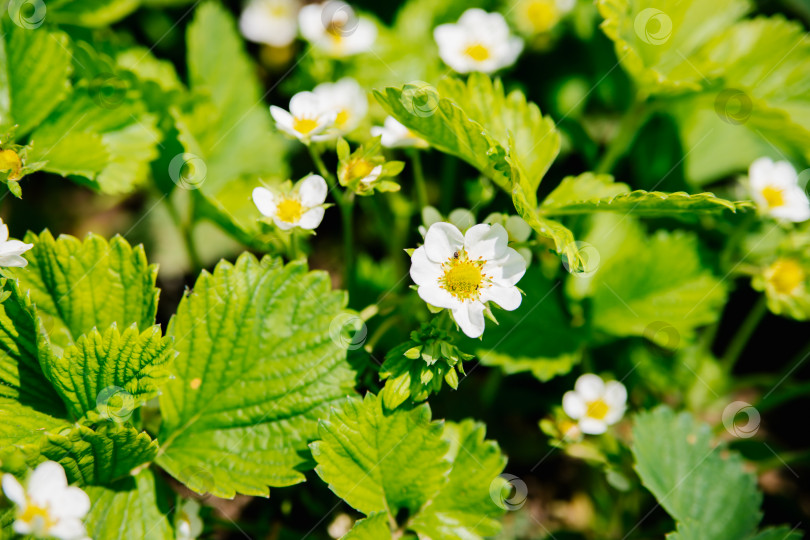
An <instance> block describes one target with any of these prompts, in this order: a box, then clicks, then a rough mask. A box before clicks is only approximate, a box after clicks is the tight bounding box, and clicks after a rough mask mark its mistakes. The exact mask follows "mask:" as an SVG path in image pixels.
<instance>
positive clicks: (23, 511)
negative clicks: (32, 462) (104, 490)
mask: <svg viewBox="0 0 810 540" xmlns="http://www.w3.org/2000/svg"><path fill="white" fill-rule="evenodd" d="M3 492H4V493H5V494H6V497H8V499H9V500H10V501H11V502H13V503H14V504H15V505H16V506H17V508H16V511H15V519H14V524H13V529H14V532H15V533H17V534H23V535H32V536H35V537H37V538H51V537H53V538H59V539H60V540H78V539H84V538H86V537H87V532H86V531H85V528H84V524H83V523H82V519H84V516H85V515H87V512H88V511H89V510H90V497H88V496H87V493H85V492H84V491H82V490H81V489H80V488H77V487H71V486H68V483H67V478H66V477H65V471H64V469H63V468H62V466H61V465H60V464H58V463H56V462H54V461H45V462H43V463H40V464H39V465H38V466H37V468H36V469H34V472H32V473H31V476H30V477H29V478H28V482H27V483H26V486H25V487H23V485H22V484H20V482H19V481H18V480H17V479H16V478H14V476H12V475H10V474H4V475H3Z"/></svg>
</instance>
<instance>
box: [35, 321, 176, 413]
mask: <svg viewBox="0 0 810 540" xmlns="http://www.w3.org/2000/svg"><path fill="white" fill-rule="evenodd" d="M174 354H175V353H174V351H173V350H172V347H171V338H168V337H163V336H162V334H161V330H160V326H153V327H151V328H149V329H147V330H145V331H144V332H142V333H141V332H139V331H138V327H137V326H135V325H134V324H133V325H132V326H130V327H129V328H127V329H125V330H124V331H123V332H119V331H118V327H117V326H116V325H115V324H113V326H111V327H110V328H108V329H107V330H105V331H104V333H103V334H102V333H100V332H99V331H98V330H96V329H95V328H94V329H93V330H91V331H90V333H89V334H85V335H83V336H81V337H80V338H79V339H78V340H76V343H75V344H74V345H70V346H69V347H67V348H66V349H65V350H64V353H63V354H62V355H61V356H57V355H54V354H49V355H48V357H47V359H43V360H42V368H43V370H44V372H45V375H46V376H47V377H48V379H49V380H50V381H51V383H52V384H53V385H54V387H55V388H56V390H57V392H59V394H60V395H61V396H62V399H63V400H64V402H65V404H66V405H67V407H68V411H69V412H70V413H71V415H72V416H73V418H76V419H80V418H82V417H84V416H85V415H87V416H88V417H89V418H92V419H95V420H97V419H98V418H99V417H100V418H105V417H107V416H109V414H110V411H112V412H113V413H114V414H116V415H120V414H122V413H123V414H129V413H131V412H132V410H133V408H135V407H139V406H141V405H143V404H145V403H146V402H147V401H148V400H149V399H151V398H153V397H155V396H156V395H157V394H158V389H159V388H160V387H161V385H163V384H164V383H165V382H166V381H167V380H168V379H169V370H168V365H169V362H170V360H171V359H172V358H173V357H174ZM105 392H107V396H106V399H112V400H114V399H119V400H120V399H122V398H123V399H125V400H126V401H125V402H122V403H116V405H112V404H110V403H106V402H105V401H104V400H105V398H104V397H103V396H104V395H105ZM116 394H118V396H117V397H116ZM108 407H109V408H110V411H108V410H107V408H108ZM99 415H100V416H99Z"/></svg>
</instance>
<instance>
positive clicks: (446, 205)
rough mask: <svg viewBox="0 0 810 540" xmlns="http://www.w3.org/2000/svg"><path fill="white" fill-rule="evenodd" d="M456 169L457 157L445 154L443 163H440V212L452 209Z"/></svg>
mask: <svg viewBox="0 0 810 540" xmlns="http://www.w3.org/2000/svg"><path fill="white" fill-rule="evenodd" d="M457 169H458V159H456V158H455V157H453V156H451V155H450V154H445V156H444V163H443V164H442V181H441V189H442V192H441V197H440V203H441V212H442V214H445V215H446V214H449V213H450V210H452V208H451V206H452V205H453V196H454V195H455V191H456V171H457Z"/></svg>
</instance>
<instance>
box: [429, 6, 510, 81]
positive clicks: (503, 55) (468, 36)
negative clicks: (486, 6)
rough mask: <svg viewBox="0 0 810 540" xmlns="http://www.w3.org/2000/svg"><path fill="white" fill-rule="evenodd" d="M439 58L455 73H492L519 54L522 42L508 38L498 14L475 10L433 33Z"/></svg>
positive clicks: (501, 16)
mask: <svg viewBox="0 0 810 540" xmlns="http://www.w3.org/2000/svg"><path fill="white" fill-rule="evenodd" d="M433 37H434V38H435V39H436V43H437V44H438V46H439V56H440V57H441V59H442V60H443V61H444V63H445V64H447V65H448V66H450V67H451V68H453V69H454V70H455V71H457V72H458V73H469V72H471V71H480V72H482V73H493V72H495V71H498V70H499V69H501V68H504V67H506V66H511V65H512V64H514V63H515V60H517V57H518V55H520V52H521V51H522V50H523V40H521V39H520V38H519V37H517V36H512V35H511V34H510V32H509V26H508V25H507V24H506V20H504V18H503V15H501V14H500V13H487V12H486V11H484V10H482V9H478V8H472V9H468V10H467V11H465V12H464V13H463V14H462V15H461V18H460V19H459V20H458V22H457V23H455V24H442V25H439V26H437V27H436V29H435V30H434V31H433Z"/></svg>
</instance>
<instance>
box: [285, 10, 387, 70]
mask: <svg viewBox="0 0 810 540" xmlns="http://www.w3.org/2000/svg"><path fill="white" fill-rule="evenodd" d="M298 25H299V26H300V28H301V35H302V36H304V39H306V40H307V41H309V42H310V43H312V44H313V45H314V46H315V47H316V48H318V49H320V50H322V51H323V52H325V53H326V54H328V55H329V56H333V57H337V58H341V57H346V56H351V55H354V54H359V53H362V52H366V51H368V50H370V49H371V47H372V46H373V45H374V42H375V41H376V39H377V26H376V25H375V24H374V22H373V21H371V20H369V19H367V18H365V17H358V16H357V14H356V13H355V12H354V9H352V7H351V6H350V5H349V4H347V3H345V2H341V1H340V0H329V1H327V2H324V3H322V4H309V5H307V6H304V7H303V8H302V9H301V12H300V13H299V14H298Z"/></svg>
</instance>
